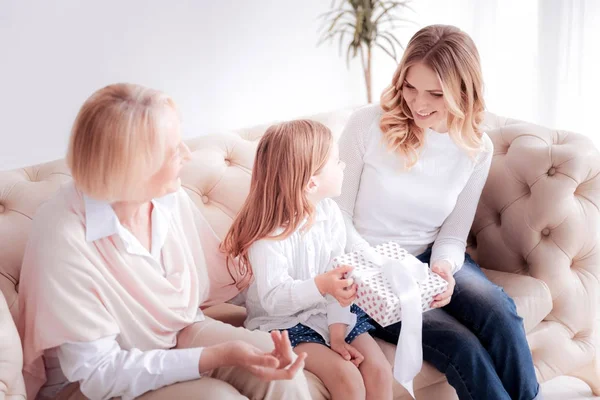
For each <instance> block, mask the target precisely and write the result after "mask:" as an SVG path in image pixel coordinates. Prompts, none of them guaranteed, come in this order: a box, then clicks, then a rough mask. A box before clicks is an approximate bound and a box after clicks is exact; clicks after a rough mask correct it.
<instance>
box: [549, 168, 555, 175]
mask: <svg viewBox="0 0 600 400" xmlns="http://www.w3.org/2000/svg"><path fill="white" fill-rule="evenodd" d="M555 173H556V168H554V167H552V168H550V169H549V170H548V175H550V176H552V175H554V174H555Z"/></svg>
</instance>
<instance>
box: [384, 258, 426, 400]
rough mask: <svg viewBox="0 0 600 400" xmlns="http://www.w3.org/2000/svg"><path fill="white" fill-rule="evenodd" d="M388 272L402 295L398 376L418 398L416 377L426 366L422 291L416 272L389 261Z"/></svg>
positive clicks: (397, 359) (396, 290) (392, 282)
mask: <svg viewBox="0 0 600 400" xmlns="http://www.w3.org/2000/svg"><path fill="white" fill-rule="evenodd" d="M383 270H384V274H385V275H386V277H387V279H389V281H390V283H391V285H392V287H393V288H394V291H395V292H396V293H397V294H398V297H399V298H400V307H401V310H402V329H400V336H398V344H397V347H396V355H395V357H394V378H395V379H396V380H397V381H398V382H399V383H400V384H401V385H402V386H404V387H405V388H406V390H407V391H408V392H409V393H410V395H411V396H412V397H413V398H415V395H414V389H413V379H414V377H415V376H416V375H417V374H418V373H419V371H420V370H421V367H422V366H423V346H422V327H423V314H422V312H421V293H420V292H419V287H418V285H417V282H416V280H415V279H414V278H413V276H412V275H411V274H410V273H408V272H407V271H404V270H403V269H402V268H397V267H395V265H394V263H390V264H388V265H385V266H384V268H383Z"/></svg>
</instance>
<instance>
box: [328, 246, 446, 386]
mask: <svg viewBox="0 0 600 400" xmlns="http://www.w3.org/2000/svg"><path fill="white" fill-rule="evenodd" d="M333 263H334V266H339V265H350V266H353V267H354V270H353V271H352V274H351V276H352V277H353V278H354V279H355V281H356V283H357V284H358V293H357V297H356V304H357V305H358V306H359V307H361V308H362V309H363V310H364V311H365V312H366V313H367V314H368V315H369V316H370V317H371V318H373V319H374V320H375V321H377V323H379V324H380V325H381V326H384V327H385V326H388V325H391V324H394V323H396V322H398V321H402V329H401V330H400V336H399V337H398V344H397V346H396V355H395V357H394V378H395V379H396V380H397V381H398V382H400V383H401V384H402V385H403V386H404V387H405V388H406V389H407V390H408V392H409V393H410V394H411V395H412V397H413V398H414V390H413V379H414V377H415V376H416V375H417V373H418V372H419V371H420V370H421V366H422V365H423V349H422V341H421V336H422V325H423V320H422V313H423V312H425V311H427V310H430V309H431V303H432V301H433V298H434V297H435V296H436V295H438V294H440V293H442V292H444V291H445V290H446V288H447V287H448V282H446V281H445V280H444V279H442V278H441V277H440V276H439V275H438V274H435V273H433V272H431V270H430V269H429V267H428V266H427V264H424V263H422V262H421V261H419V260H418V259H417V258H416V257H415V256H413V255H411V254H408V253H407V252H406V250H404V249H402V248H401V247H400V245H398V244H397V243H394V242H388V243H384V244H381V245H379V246H376V247H369V248H367V249H365V250H361V251H357V252H354V253H348V254H344V255H342V256H340V257H336V258H335V259H334V260H333Z"/></svg>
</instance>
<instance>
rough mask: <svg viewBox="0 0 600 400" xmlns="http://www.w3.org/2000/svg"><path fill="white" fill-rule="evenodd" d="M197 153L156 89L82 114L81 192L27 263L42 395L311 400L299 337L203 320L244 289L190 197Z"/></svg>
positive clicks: (28, 367)
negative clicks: (184, 172)
mask: <svg viewBox="0 0 600 400" xmlns="http://www.w3.org/2000/svg"><path fill="white" fill-rule="evenodd" d="M189 154H190V152H189V149H188V148H187V147H186V145H185V144H184V143H183V142H182V141H181V135H180V125H179V118H178V115H177V111H176V107H175V104H174V103H173V101H172V100H171V98H169V97H168V96H166V95H165V94H162V93H160V92H158V91H156V90H152V89H148V88H144V87H141V86H137V85H131V84H116V85H111V86H108V87H105V88H104V89H101V90H99V91H97V92H96V93H94V94H93V95H92V96H91V97H90V98H89V99H88V100H87V101H86V102H85V104H84V105H83V107H82V108H81V110H80V112H79V114H78V116H77V119H76V121H75V124H74V127H73V131H72V135H71V139H70V144H69V151H68V155H67V163H68V165H69V167H70V169H71V171H72V174H73V183H72V184H69V185H67V186H65V187H63V188H62V189H61V190H60V191H59V192H58V193H57V194H56V196H54V198H52V199H51V200H49V201H48V202H47V203H46V204H44V205H43V206H42V207H41V208H40V210H39V212H38V214H37V215H36V216H35V218H34V220H33V227H32V230H31V236H30V238H29V242H28V245H27V249H26V251H25V257H24V261H23V267H22V273H21V286H20V292H19V301H20V305H21V316H20V320H19V329H20V333H21V337H22V339H23V345H24V373H25V377H26V382H27V392H28V397H29V398H30V399H34V398H35V397H36V395H37V394H38V391H39V397H40V398H56V397H58V398H61V399H75V398H80V397H82V396H83V395H84V396H86V397H88V398H91V399H106V398H111V397H118V396H120V397H121V398H123V399H131V398H134V397H138V396H142V398H144V399H158V398H160V399H163V398H165V399H175V398H177V399H183V398H210V399H237V398H267V399H281V398H285V399H295V398H296V399H305V398H310V396H309V394H308V389H307V385H306V380H305V378H304V375H303V373H302V372H301V371H300V370H301V369H302V366H303V360H304V357H305V355H301V356H299V357H298V358H296V359H295V361H294V360H293V359H294V356H293V353H292V349H291V346H290V343H289V340H288V338H287V334H285V333H284V334H283V335H282V334H280V333H279V332H275V333H273V334H272V335H271V338H269V335H268V334H265V333H261V332H250V331H246V330H244V329H242V328H234V327H232V326H229V325H226V324H223V323H221V322H218V321H215V320H212V319H210V318H208V317H204V315H203V313H202V311H201V310H200V307H201V306H202V305H206V304H209V303H210V304H213V303H217V302H223V301H226V300H229V299H230V298H231V297H233V296H234V295H235V294H237V291H236V290H235V285H234V284H233V282H234V278H235V277H232V276H230V275H229V273H228V270H227V268H226V267H225V259H224V256H223V255H222V254H220V253H219V251H218V244H219V239H218V238H217V237H216V235H215V234H214V232H213V231H212V230H211V228H210V227H209V225H208V223H207V222H206V221H205V220H204V219H203V217H202V215H201V214H200V213H199V211H198V210H197V208H196V207H195V206H194V204H193V203H192V201H191V199H190V198H189V197H188V196H187V195H186V193H185V192H184V191H183V190H182V189H181V188H180V180H179V173H180V170H181V167H182V165H183V163H184V162H185V161H186V160H187V159H188V158H189ZM229 282H230V284H229ZM234 339H235V340H234ZM299 371H300V372H299ZM70 382H73V384H70ZM40 387H41V390H39V389H40Z"/></svg>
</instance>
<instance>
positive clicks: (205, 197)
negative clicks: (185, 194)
mask: <svg viewBox="0 0 600 400" xmlns="http://www.w3.org/2000/svg"><path fill="white" fill-rule="evenodd" d="M202 202H203V203H204V204H208V196H202Z"/></svg>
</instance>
